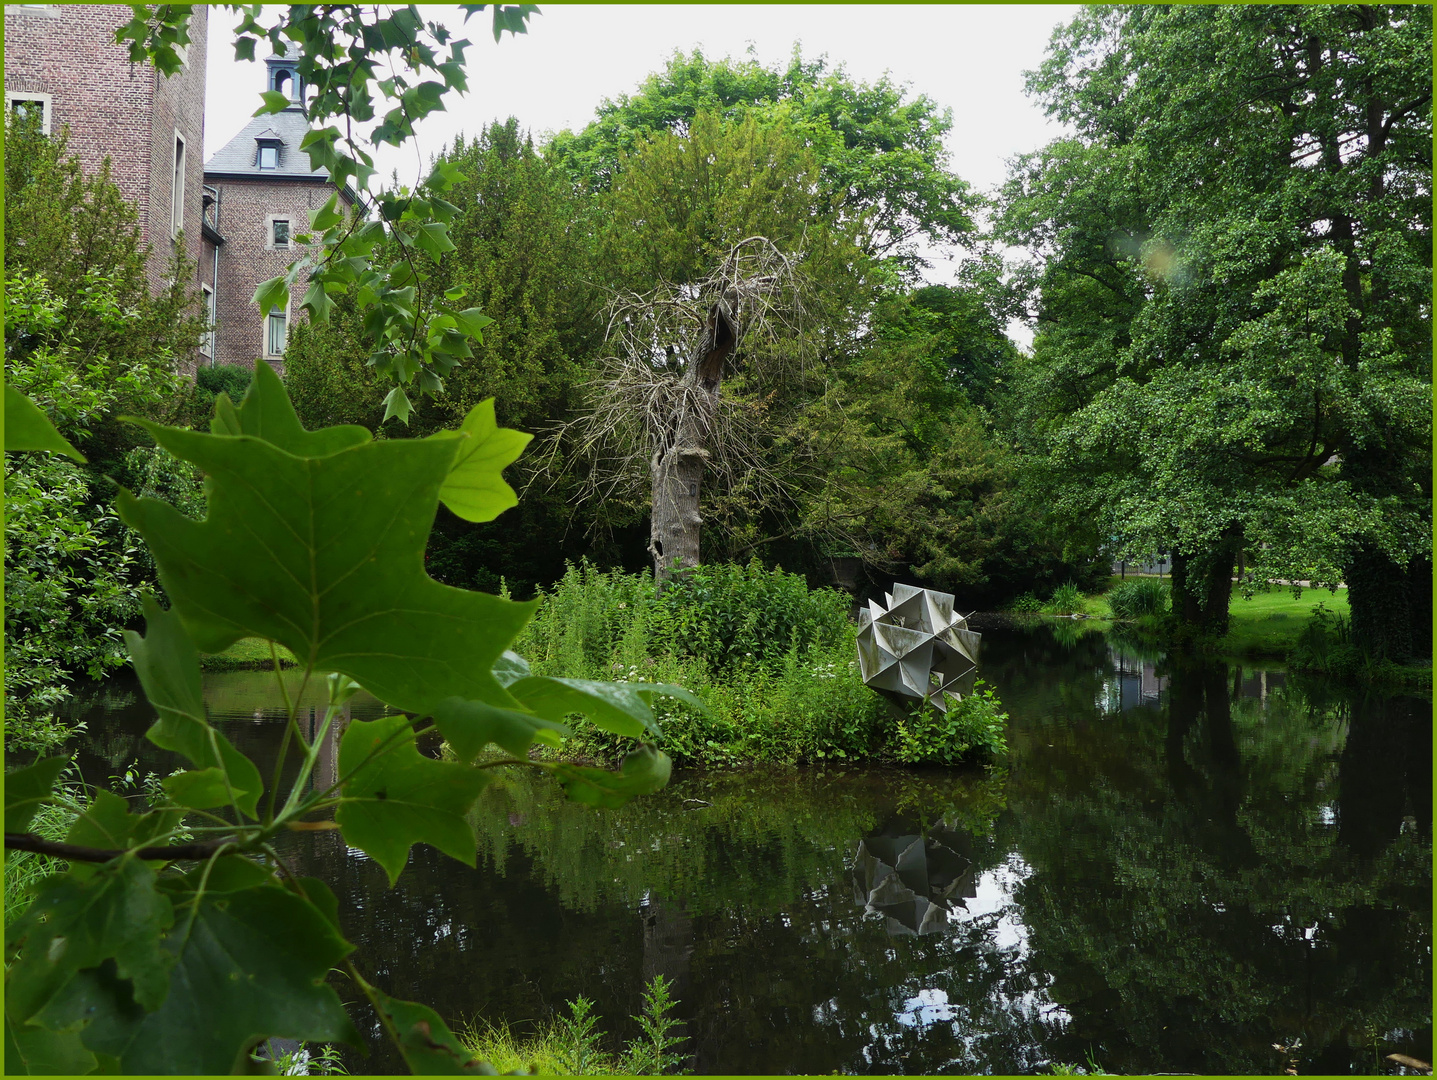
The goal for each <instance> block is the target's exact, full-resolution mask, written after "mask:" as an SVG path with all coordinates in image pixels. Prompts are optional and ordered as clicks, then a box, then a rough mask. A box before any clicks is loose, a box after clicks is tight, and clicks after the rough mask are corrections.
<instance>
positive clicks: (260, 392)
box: [235, 364, 370, 457]
mask: <svg viewBox="0 0 1437 1080" xmlns="http://www.w3.org/2000/svg"><path fill="white" fill-rule="evenodd" d="M235 416H236V418H237V420H238V422H239V430H238V431H237V432H235V434H239V435H253V436H254V437H255V438H256V439H263V440H264V441H265V442H267V443H270V444H271V445H274V446H278V447H279V448H280V449H281V450H287V451H289V452H290V453H291V454H294V455H295V456H297V457H323V456H325V455H326V454H333V453H335V452H337V451H340V450H345V449H348V448H349V447H351V446H362V445H364V444H365V443H367V442H369V441H370V435H369V431H368V429H366V428H362V427H360V426H359V425H358V424H340V425H338V426H336V427H327V428H320V429H319V430H318V431H306V430H305V429H304V425H303V424H301V423H300V422H299V414H298V413H296V412H295V411H294V405H293V404H291V403H290V400H289V395H288V394H287V393H285V389H284V383H282V382H281V381H280V378H279V376H278V375H276V374H275V373H274V368H272V367H270V366H269V365H268V364H261V365H259V366H258V367H256V368H255V373H254V379H253V380H252V381H251V382H250V385H249V389H248V390H247V391H246V392H245V396H244V397H243V398H242V399H241V401H240V403H239V407H238V408H237V409H235Z"/></svg>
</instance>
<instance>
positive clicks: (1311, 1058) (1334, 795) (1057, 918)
mask: <svg viewBox="0 0 1437 1080" xmlns="http://www.w3.org/2000/svg"><path fill="white" fill-rule="evenodd" d="M1170 677H1171V685H1170V689H1169V694H1168V702H1167V705H1166V708H1165V709H1164V710H1162V711H1161V712H1158V711H1152V710H1137V711H1134V712H1131V713H1122V714H1114V715H1107V716H1100V717H1093V718H1090V719H1089V720H1088V721H1087V722H1086V723H1082V724H1081V726H1082V728H1083V734H1082V738H1081V739H1073V740H1072V741H1070V742H1069V743H1067V744H1065V749H1067V750H1068V751H1069V752H1070V754H1071V756H1069V755H1068V754H1064V755H1060V756H1055V755H1051V754H1050V755H1041V754H1033V755H1032V756H1031V758H1028V757H1027V756H1026V755H1025V757H1023V758H1019V759H1017V760H1015V761H1014V763H1013V783H1012V785H1011V786H1010V791H1009V805H1010V807H1011V808H1012V811H1013V817H1012V821H1013V826H1014V828H1015V829H1016V830H1017V843H1018V848H1019V850H1020V851H1021V852H1022V854H1023V856H1024V858H1025V859H1027V860H1028V862H1029V863H1030V864H1031V865H1032V866H1033V868H1034V870H1035V873H1034V874H1033V876H1032V878H1031V879H1030V880H1029V881H1028V882H1027V883H1026V884H1025V885H1024V886H1023V887H1022V890H1021V891H1020V894H1019V895H1020V899H1021V901H1022V903H1023V905H1024V911H1025V919H1026V922H1027V924H1028V926H1029V927H1030V928H1031V930H1032V944H1033V947H1034V963H1035V964H1036V965H1037V966H1039V967H1042V968H1045V969H1047V970H1049V971H1052V972H1053V973H1054V975H1055V983H1054V987H1053V993H1054V996H1055V997H1056V998H1057V999H1058V1000H1060V1001H1062V1002H1064V1003H1065V1004H1066V1005H1067V1007H1068V1009H1069V1010H1070V1012H1071V1013H1072V1014H1073V1017H1074V1020H1073V1024H1072V1027H1071V1028H1070V1034H1071V1035H1074V1036H1077V1037H1080V1038H1088V1039H1095V1040H1102V1053H1101V1060H1102V1061H1103V1063H1104V1064H1105V1065H1106V1066H1108V1067H1112V1068H1116V1069H1117V1070H1119V1071H1122V1072H1134V1071H1135V1072H1144V1071H1152V1070H1163V1069H1194V1070H1197V1071H1199V1072H1219V1073H1221V1072H1265V1071H1271V1070H1273V1069H1274V1068H1275V1067H1277V1066H1278V1065H1279V1062H1278V1061H1277V1059H1276V1058H1275V1057H1274V1051H1273V1050H1272V1049H1271V1046H1272V1043H1274V1042H1280V1043H1283V1044H1289V1043H1291V1042H1292V1041H1293V1040H1294V1039H1295V1038H1298V1037H1300V1038H1301V1039H1302V1040H1303V1048H1302V1051H1301V1053H1302V1055H1303V1063H1302V1071H1304V1072H1308V1071H1313V1070H1315V1071H1348V1070H1349V1068H1350V1067H1351V1065H1352V1057H1351V1055H1352V1053H1353V1051H1352V1050H1351V1049H1350V1046H1351V1045H1357V1046H1360V1045H1362V1043H1363V1040H1364V1038H1367V1037H1368V1036H1365V1035H1364V1032H1370V1031H1379V1032H1388V1033H1392V1032H1398V1031H1404V1030H1405V1031H1407V1032H1409V1033H1413V1032H1421V1031H1422V1030H1423V1029H1426V1028H1427V1025H1428V1024H1429V1022H1430V1011H1431V996H1430V991H1429V987H1430V968H1429V951H1428V945H1427V943H1428V941H1429V940H1430V927H1429V924H1428V920H1427V914H1426V913H1427V912H1428V911H1429V910H1430V861H1429V860H1430V847H1429V844H1428V842H1426V841H1425V840H1423V839H1421V838H1419V837H1418V836H1417V835H1416V834H1415V832H1412V831H1409V832H1408V833H1407V834H1402V833H1401V824H1402V816H1403V814H1404V813H1407V814H1409V815H1410V813H1411V809H1412V806H1413V802H1414V800H1413V799H1412V798H1411V796H1410V795H1409V796H1407V797H1406V798H1405V799H1404V798H1403V797H1400V796H1399V797H1397V798H1392V797H1387V796H1384V799H1385V801H1384V799H1379V798H1377V797H1376V793H1375V792H1374V793H1373V795H1371V796H1364V795H1359V796H1358V797H1359V799H1360V801H1361V805H1362V807H1363V810H1362V811H1360V812H1359V813H1360V816H1361V815H1365V817H1364V820H1366V819H1371V820H1374V821H1377V822H1380V826H1378V827H1375V828H1374V827H1371V826H1366V825H1364V826H1363V828H1362V829H1361V833H1360V835H1359V833H1358V832H1357V831H1354V830H1344V829H1342V828H1339V827H1334V822H1335V821H1338V820H1340V819H1341V817H1342V815H1343V814H1344V813H1348V811H1346V810H1345V808H1344V807H1343V803H1344V800H1345V799H1346V798H1347V796H1348V792H1349V770H1351V776H1350V783H1351V787H1352V789H1353V794H1357V793H1358V792H1359V791H1361V790H1362V789H1363V788H1364V786H1367V785H1365V784H1364V780H1363V779H1362V768H1363V766H1362V763H1361V761H1359V760H1356V759H1355V758H1354V751H1353V741H1352V737H1351V736H1349V739H1348V742H1347V746H1346V748H1344V745H1343V735H1344V727H1345V725H1344V724H1343V723H1342V721H1341V718H1340V717H1339V716H1338V715H1336V714H1335V713H1334V712H1327V713H1325V714H1312V713H1309V712H1308V711H1306V710H1303V709H1300V708H1297V707H1294V706H1293V704H1292V703H1291V701H1290V700H1285V699H1284V698H1283V697H1281V696H1280V695H1276V694H1269V696H1268V701H1267V708H1266V709H1262V708H1261V707H1260V705H1259V702H1258V701H1257V700H1255V699H1251V698H1239V699H1236V700H1235V699H1234V697H1233V695H1232V692H1231V685H1230V682H1229V678H1228V671H1227V669H1226V667H1225V666H1224V665H1221V664H1212V663H1206V664H1188V665H1183V664H1177V663H1174V664H1173V665H1172V666H1171V667H1170ZM1009 697H1010V698H1011V695H1009ZM1009 706H1010V709H1012V710H1013V711H1014V712H1015V713H1016V712H1017V707H1016V706H1015V705H1014V704H1013V702H1012V701H1011V700H1010V701H1009ZM1365 707H1368V708H1370V706H1365ZM1383 709H1385V711H1384V712H1383V713H1382V715H1383V716H1384V717H1385V718H1386V721H1387V722H1385V723H1382V724H1377V725H1374V729H1380V730H1381V734H1380V735H1379V734H1377V733H1376V731H1374V734H1373V735H1372V736H1371V738H1372V741H1373V742H1374V746H1375V747H1376V749H1375V750H1374V753H1375V755H1376V757H1377V758H1383V759H1385V760H1386V763H1387V765H1388V767H1389V769H1391V767H1392V758H1391V754H1392V753H1393V752H1394V750H1395V749H1396V747H1397V745H1399V744H1400V745H1402V746H1403V747H1405V752H1406V753H1408V754H1410V755H1411V756H1413V757H1415V756H1416V754H1415V753H1414V751H1416V750H1419V749H1420V748H1419V747H1416V746H1413V745H1412V743H1413V741H1414V738H1413V736H1412V735H1411V734H1410V733H1408V734H1396V733H1394V731H1396V730H1400V729H1401V728H1402V726H1401V725H1400V724H1393V723H1391V722H1390V721H1391V719H1392V712H1391V709H1390V708H1388V707H1383ZM1352 734H1353V736H1355V734H1356V732H1355V720H1354V728H1353V733H1352ZM1041 735H1042V737H1043V738H1045V739H1047V740H1049V741H1052V740H1053V739H1054V738H1061V737H1062V736H1061V735H1057V734H1055V732H1054V730H1052V729H1048V728H1045V729H1043V730H1042V732H1041ZM1427 738H1428V739H1430V732H1429V733H1428V735H1427ZM1016 745H1017V746H1020V747H1021V746H1023V745H1024V742H1023V740H1021V739H1020V740H1017V742H1016ZM1028 745H1031V744H1028ZM1428 746H1429V748H1430V743H1429V744H1428ZM1374 760H1375V759H1374ZM1429 760H1430V753H1427V754H1423V755H1422V757H1421V761H1422V762H1424V763H1425V762H1426V761H1429ZM1048 762H1052V763H1055V764H1056V763H1063V762H1065V763H1066V765H1067V769H1066V771H1065V773H1064V775H1062V776H1056V775H1054V774H1053V773H1052V771H1051V768H1050V767H1049V766H1048V765H1047V764H1046V763H1048ZM1079 762H1081V763H1082V765H1079V764H1078V763H1079ZM1339 765H1340V766H1341V773H1340V776H1339V771H1338V767H1339ZM1413 771H1414V772H1417V771H1421V770H1420V767H1419V768H1418V769H1415V770H1413ZM1428 805H1430V804H1428ZM1428 1030H1429V1031H1430V1029H1428ZM1390 1037H1391V1036H1390V1035H1389V1038H1390ZM1409 1037H1411V1036H1409ZM1369 1045H1370V1042H1369ZM1388 1049H1398V1050H1401V1049H1406V1046H1405V1045H1404V1044H1403V1043H1402V1041H1401V1038H1400V1037H1399V1038H1398V1039H1397V1044H1396V1045H1391V1046H1389V1047H1388ZM1358 1052H1359V1053H1362V1051H1358ZM1384 1052H1386V1051H1384ZM1419 1056H1420V1055H1419Z"/></svg>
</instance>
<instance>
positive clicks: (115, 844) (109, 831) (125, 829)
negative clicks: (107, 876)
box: [65, 789, 184, 878]
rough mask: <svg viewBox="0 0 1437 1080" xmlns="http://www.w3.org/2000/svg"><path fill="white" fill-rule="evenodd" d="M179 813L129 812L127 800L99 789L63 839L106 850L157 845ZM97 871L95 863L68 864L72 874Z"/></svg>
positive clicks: (88, 874)
mask: <svg viewBox="0 0 1437 1080" xmlns="http://www.w3.org/2000/svg"><path fill="white" fill-rule="evenodd" d="M183 816H184V811H183V810H151V811H149V812H148V813H145V814H132V813H130V804H129V803H128V802H126V801H125V800H124V799H122V798H121V797H120V796H118V795H116V794H114V793H113V792H109V791H105V790H103V789H101V790H100V791H97V792H96V793H95V799H94V801H93V802H92V803H90V805H89V806H87V807H85V809H84V811H82V812H81V814H80V816H79V817H77V818H76V819H75V823H74V824H73V825H71V826H70V831H69V833H67V834H66V836H65V842H66V843H68V844H79V845H80V846H81V847H92V848H101V849H102V850H106V851H127V850H129V849H131V848H142V847H149V846H159V845H161V844H163V843H165V841H164V839H163V837H164V835H165V834H166V833H168V832H169V831H170V830H171V829H173V828H174V827H175V826H176V825H178V824H179V823H180V819H181V818H182V817H183ZM161 864H162V860H154V861H153V865H156V866H159V865H161ZM98 872H99V868H98V866H97V865H96V864H95V863H87V862H77V863H73V864H71V866H70V875H71V876H72V877H82V878H83V877H90V876H91V875H93V874H96V873H98Z"/></svg>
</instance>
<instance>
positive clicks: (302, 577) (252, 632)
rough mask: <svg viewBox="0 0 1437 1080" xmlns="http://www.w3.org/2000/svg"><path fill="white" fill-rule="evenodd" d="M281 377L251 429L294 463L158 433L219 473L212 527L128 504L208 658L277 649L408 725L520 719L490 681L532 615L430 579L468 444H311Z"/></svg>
mask: <svg viewBox="0 0 1437 1080" xmlns="http://www.w3.org/2000/svg"><path fill="white" fill-rule="evenodd" d="M267 367H268V366H267V365H263V364H262V365H260V367H259V368H258V369H257V371H256V373H255V380H254V383H253V384H252V386H251V388H250V393H249V394H247V395H246V397H245V401H244V404H243V405H242V406H241V408H240V410H239V414H240V419H241V424H242V426H243V428H244V430H245V431H246V432H250V431H251V428H250V426H249V421H248V417H249V415H250V414H251V412H253V413H254V414H255V415H261V416H263V417H265V418H266V419H265V424H264V428H265V430H266V431H267V432H270V433H274V432H279V433H280V434H278V435H276V436H275V437H276V438H281V439H282V440H283V441H284V442H285V443H286V445H289V446H290V447H292V449H285V448H284V447H283V446H280V445H276V444H275V443H273V442H270V441H267V440H268V435H266V437H265V438H259V437H255V436H252V435H250V434H246V435H239V436H235V435H214V434H206V433H202V432H194V431H184V430H181V429H178V428H167V427H162V426H159V425H155V424H146V425H145V426H146V428H147V429H148V430H149V431H150V432H151V433H153V435H154V436H155V439H156V440H157V441H158V442H159V443H160V444H161V445H162V446H163V447H164V448H165V449H166V450H168V451H170V452H171V453H173V454H175V455H176V456H177V457H179V458H182V459H183V460H185V461H188V462H190V463H192V464H194V465H197V466H199V467H200V468H201V469H203V470H204V472H205V473H206V474H208V477H209V479H208V496H209V513H208V516H207V517H206V518H205V520H204V521H192V520H190V519H189V518H186V517H184V516H183V515H182V514H180V513H179V512H178V511H176V510H174V509H173V508H172V507H170V506H168V505H166V504H165V503H162V502H159V501H157V500H154V499H136V498H134V497H133V496H131V495H130V494H128V493H127V492H122V493H121V495H120V498H119V509H120V516H121V517H122V518H123V519H124V520H125V522H126V523H128V524H129V525H131V526H132V527H133V528H135V529H137V530H138V531H139V532H140V533H141V534H142V535H143V536H144V538H145V540H146V542H147V543H148V544H149V546H150V550H151V551H152V552H153V553H154V556H155V561H156V563H157V565H158V566H159V571H160V580H161V582H162V583H163V585H164V588H165V591H166V593H167V594H168V595H169V597H170V599H171V601H172V603H173V605H174V607H173V610H174V611H176V612H177V613H178V615H179V616H180V618H181V619H182V620H183V621H184V624H185V627H186V629H188V630H189V632H190V635H191V637H192V638H193V640H194V642H195V644H196V645H197V646H198V647H199V648H200V649H201V650H203V651H205V652H222V651H223V650H224V649H226V648H228V647H229V646H230V645H231V644H233V643H234V642H235V641H238V640H239V639H240V638H243V637H259V638H266V639H269V640H271V641H277V642H279V643H280V644H282V645H284V646H285V647H286V648H287V649H289V650H290V652H292V653H294V655H295V656H296V657H297V658H298V659H299V661H300V662H301V663H302V664H309V665H312V666H313V667H314V668H315V669H316V670H319V671H339V672H343V673H344V674H346V675H349V676H350V677H352V678H353V679H355V680H357V681H358V682H359V683H361V684H362V685H363V686H364V687H365V689H367V690H369V691H370V692H371V693H373V694H375V695H376V696H377V697H379V698H380V699H382V700H384V701H387V702H389V703H390V704H392V705H394V706H396V707H397V708H400V709H403V710H405V711H406V712H414V713H420V714H424V713H429V712H431V711H432V710H433V708H434V707H435V706H436V705H438V704H439V702H441V701H443V700H444V699H445V698H448V697H461V698H464V699H466V700H471V701H486V702H488V703H489V704H491V705H497V706H501V707H505V708H515V707H517V703H516V702H515V701H514V699H513V698H512V697H510V696H509V695H508V694H507V693H505V691H504V689H503V688H502V687H501V686H500V685H499V683H498V682H497V681H496V680H495V678H494V676H493V675H492V674H491V672H490V668H491V666H492V665H493V663H494V661H495V660H497V659H498V657H499V655H500V653H501V652H503V650H504V648H505V646H506V645H508V643H509V642H510V641H511V640H512V639H513V637H514V635H515V634H517V633H518V631H519V629H520V627H522V626H523V624H524V623H525V622H527V621H528V618H529V615H530V613H531V612H532V610H533V608H534V605H533V604H532V603H527V604H521V603H514V602H512V601H508V600H501V599H499V598H498V597H494V596H487V595H485V594H483V593H474V592H469V591H467V590H464V589H455V588H450V587H449V586H446V585H441V584H439V582H437V581H435V580H434V579H433V578H431V577H429V576H428V574H426V573H425V572H424V546H425V543H426V541H427V539H428V536H429V530H430V527H431V526H432V525H433V522H434V515H435V512H436V510H437V507H438V502H439V489H440V487H441V486H442V485H443V484H444V482H445V480H446V479H447V478H448V476H449V470H450V466H451V464H452V463H453V460H454V455H455V451H456V450H457V449H458V447H459V445H460V444H461V443H462V442H463V441H464V440H462V439H461V438H460V437H459V436H457V435H451V436H448V437H444V438H431V439H418V440H408V439H390V440H386V441H384V442H379V443H376V442H365V443H362V444H352V445H351V444H349V439H350V438H352V436H350V435H345V436H343V437H342V438H341V437H337V436H334V435H333V434H332V433H333V432H335V431H341V432H342V431H343V429H334V428H329V429H325V431H323V432H309V433H304V434H305V436H306V438H305V439H299V438H298V437H297V436H295V435H294V428H292V427H290V426H289V424H288V420H287V419H284V420H280V419H277V418H278V417H288V416H290V415H292V413H293V409H292V408H291V406H290V405H289V400H288V398H287V397H286V396H285V394H284V388H283V386H281V385H280V383H279V380H278V377H277V376H276V375H274V373H273V372H272V371H269V370H267ZM297 424H298V422H297V421H296V422H295V425H296V426H297ZM356 430H359V429H356ZM316 438H321V439H332V440H333V442H334V445H339V446H341V448H340V449H333V447H332V446H331V444H330V443H329V442H323V443H322V444H321V443H320V442H315V441H314V440H315V439H316ZM311 447H318V448H319V449H320V450H323V451H324V452H323V453H319V452H318V451H316V450H314V449H311Z"/></svg>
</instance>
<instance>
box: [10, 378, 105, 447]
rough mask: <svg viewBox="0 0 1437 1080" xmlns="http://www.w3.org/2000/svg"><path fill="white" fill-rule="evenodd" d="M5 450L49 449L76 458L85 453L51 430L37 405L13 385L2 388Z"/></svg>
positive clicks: (52, 426) (47, 419)
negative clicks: (3, 391) (3, 394)
mask: <svg viewBox="0 0 1437 1080" xmlns="http://www.w3.org/2000/svg"><path fill="white" fill-rule="evenodd" d="M5 449H6V450H49V451H50V452H51V453H55V454H64V455H66V456H67V457H72V458H74V459H75V460H76V461H84V460H85V455H84V454H82V453H80V451H78V450H76V449H75V448H74V447H73V446H71V445H70V444H69V443H68V442H67V441H66V440H65V437H64V436H63V435H61V434H60V433H59V432H58V431H56V430H55V425H54V424H52V423H50V418H49V417H48V416H46V415H45V414H44V413H43V412H41V411H40V406H38V405H36V404H35V403H34V402H33V401H31V400H30V399H29V398H27V397H26V396H25V395H24V394H22V393H20V391H19V390H16V389H15V388H14V387H13V386H7V387H5Z"/></svg>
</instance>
